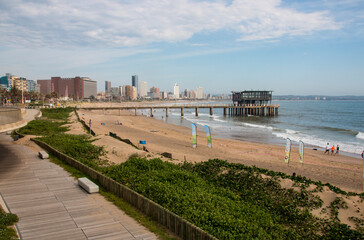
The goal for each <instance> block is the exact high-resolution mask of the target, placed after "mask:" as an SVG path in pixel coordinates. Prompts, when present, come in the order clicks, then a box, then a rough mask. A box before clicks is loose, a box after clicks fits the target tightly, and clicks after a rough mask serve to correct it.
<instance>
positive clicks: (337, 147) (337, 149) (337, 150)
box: [335, 145, 339, 155]
mask: <svg viewBox="0 0 364 240" xmlns="http://www.w3.org/2000/svg"><path fill="white" fill-rule="evenodd" d="M336 154H339V145H337V146H336V153H335V155H336Z"/></svg>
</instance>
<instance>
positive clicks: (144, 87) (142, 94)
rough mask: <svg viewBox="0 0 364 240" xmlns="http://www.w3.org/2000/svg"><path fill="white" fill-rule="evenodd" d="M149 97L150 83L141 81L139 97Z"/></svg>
mask: <svg viewBox="0 0 364 240" xmlns="http://www.w3.org/2000/svg"><path fill="white" fill-rule="evenodd" d="M146 96H148V83H147V82H143V81H141V82H140V83H139V97H146Z"/></svg>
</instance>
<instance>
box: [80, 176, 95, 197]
mask: <svg viewBox="0 0 364 240" xmlns="http://www.w3.org/2000/svg"><path fill="white" fill-rule="evenodd" d="M78 185H80V186H81V187H82V188H83V189H85V190H86V191H87V192H88V193H94V192H99V186H97V185H96V184H95V183H93V182H91V181H90V180H89V179H88V178H85V177H83V178H79V179H78Z"/></svg>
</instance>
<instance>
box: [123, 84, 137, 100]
mask: <svg viewBox="0 0 364 240" xmlns="http://www.w3.org/2000/svg"><path fill="white" fill-rule="evenodd" d="M136 95H137V93H136V88H135V87H133V86H130V85H125V99H126V100H136Z"/></svg>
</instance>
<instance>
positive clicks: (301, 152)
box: [298, 141, 305, 163]
mask: <svg viewBox="0 0 364 240" xmlns="http://www.w3.org/2000/svg"><path fill="white" fill-rule="evenodd" d="M304 148H305V144H304V143H303V142H302V141H300V148H299V149H298V153H299V155H300V163H303V151H304Z"/></svg>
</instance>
